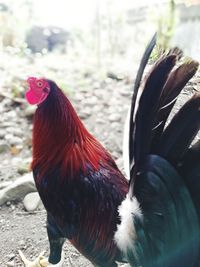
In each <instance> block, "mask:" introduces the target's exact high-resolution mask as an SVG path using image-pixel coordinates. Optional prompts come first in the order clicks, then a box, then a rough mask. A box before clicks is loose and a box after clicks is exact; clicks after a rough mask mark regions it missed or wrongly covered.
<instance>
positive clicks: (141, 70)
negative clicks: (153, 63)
mask: <svg viewBox="0 0 200 267" xmlns="http://www.w3.org/2000/svg"><path fill="white" fill-rule="evenodd" d="M156 38H157V34H156V33H155V34H154V36H153V37H152V39H151V41H150V42H149V44H148V46H147V48H146V50H145V52H144V55H143V57H142V60H141V62H140V66H139V69H138V72H137V76H136V79H135V83H134V88H133V96H132V103H131V111H130V122H129V163H130V165H131V163H132V162H133V157H134V155H133V135H134V121H133V114H134V109H135V101H136V97H137V94H138V89H139V87H140V83H141V80H142V76H143V73H144V69H145V67H146V65H147V63H148V60H149V57H150V55H151V52H152V51H153V49H154V47H155V45H156Z"/></svg>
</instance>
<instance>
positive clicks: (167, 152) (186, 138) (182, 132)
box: [158, 94, 200, 163]
mask: <svg viewBox="0 0 200 267" xmlns="http://www.w3.org/2000/svg"><path fill="white" fill-rule="evenodd" d="M199 129H200V94H196V95H194V96H193V97H192V98H191V99H190V100H189V101H188V102H186V104H185V105H184V106H183V107H182V108H181V109H180V110H179V112H177V113H176V115H175V116H174V118H173V119H172V121H171V122H170V124H169V125H168V127H167V128H166V130H165V131H164V133H163V135H162V138H161V141H160V143H159V152H158V153H159V154H160V155H161V156H163V157H164V158H167V159H168V160H169V161H171V162H173V163H177V162H178V161H179V160H180V159H181V158H182V156H183V154H184V153H185V152H186V151H187V149H188V148H189V146H190V144H191V142H192V140H193V139H194V137H195V136H196V134H197V133H198V131H199Z"/></svg>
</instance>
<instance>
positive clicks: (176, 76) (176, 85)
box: [151, 60, 199, 152]
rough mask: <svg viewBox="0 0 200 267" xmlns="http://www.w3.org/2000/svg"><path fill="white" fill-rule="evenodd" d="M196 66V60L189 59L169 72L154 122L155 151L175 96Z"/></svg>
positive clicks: (153, 146)
mask: <svg viewBox="0 0 200 267" xmlns="http://www.w3.org/2000/svg"><path fill="white" fill-rule="evenodd" d="M198 66H199V64H198V62H196V61H192V60H190V61H188V62H185V63H183V64H181V65H180V66H179V67H177V68H176V69H175V70H173V71H172V72H171V73H170V75H169V78H168V80H167V82H166V84H165V85H164V88H163V91H162V94H161V98H160V101H159V111H158V114H157V116H156V120H155V123H154V130H153V139H152V144H151V149H152V151H154V152H157V147H158V144H159V141H160V137H161V135H162V132H163V130H164V127H165V123H166V121H167V119H168V116H169V114H170V112H171V110H172V108H173V106H174V104H175V103H176V100H177V97H178V95H179V94H180V92H181V91H182V89H183V88H184V86H185V85H186V83H187V82H188V81H189V80H190V79H191V78H192V77H193V76H194V74H195V73H196V71H197V69H198Z"/></svg>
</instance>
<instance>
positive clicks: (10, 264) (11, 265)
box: [6, 260, 15, 267]
mask: <svg viewBox="0 0 200 267" xmlns="http://www.w3.org/2000/svg"><path fill="white" fill-rule="evenodd" d="M6 266H7V267H14V266H15V262H14V260H12V261H9V262H7V263H6Z"/></svg>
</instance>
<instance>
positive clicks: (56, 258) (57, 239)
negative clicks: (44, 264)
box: [47, 214, 65, 264]
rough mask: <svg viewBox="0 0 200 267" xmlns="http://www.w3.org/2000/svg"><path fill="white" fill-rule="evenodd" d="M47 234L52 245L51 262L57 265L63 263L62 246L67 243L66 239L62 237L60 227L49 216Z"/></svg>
mask: <svg viewBox="0 0 200 267" xmlns="http://www.w3.org/2000/svg"><path fill="white" fill-rule="evenodd" d="M47 234H48V239H49V245H50V255H49V262H50V263H52V264H57V263H58V262H60V261H61V255H62V246H63V244H64V242H65V238H64V237H62V236H61V233H60V231H59V229H58V227H57V226H56V224H55V223H54V221H53V220H52V218H51V216H49V214H48V215H47Z"/></svg>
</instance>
